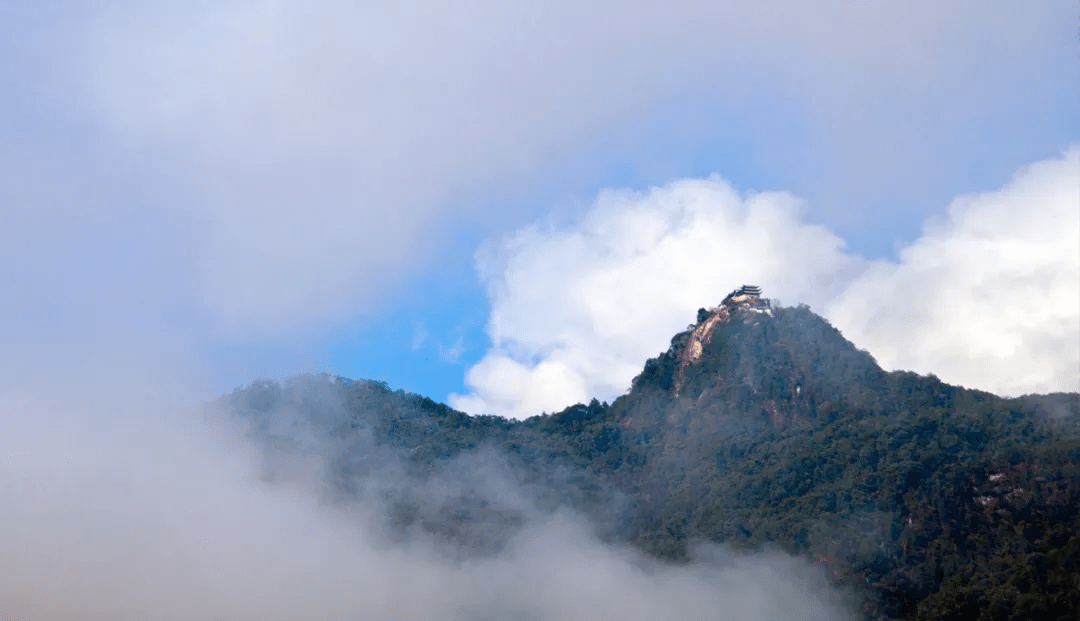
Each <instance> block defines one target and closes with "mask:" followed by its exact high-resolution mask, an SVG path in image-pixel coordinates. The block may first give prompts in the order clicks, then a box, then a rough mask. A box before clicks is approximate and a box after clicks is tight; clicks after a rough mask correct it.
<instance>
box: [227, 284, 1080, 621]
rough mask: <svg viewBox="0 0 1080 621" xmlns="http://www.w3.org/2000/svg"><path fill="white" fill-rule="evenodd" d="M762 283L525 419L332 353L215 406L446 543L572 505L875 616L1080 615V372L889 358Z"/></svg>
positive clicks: (625, 535)
mask: <svg viewBox="0 0 1080 621" xmlns="http://www.w3.org/2000/svg"><path fill="white" fill-rule="evenodd" d="M765 306H766V308H765V312H763V310H762V309H761V308H750V307H746V306H737V307H732V308H730V309H727V310H726V311H725V313H724V314H723V317H722V319H723V320H722V321H714V322H713V324H710V325H709V326H707V327H708V328H709V332H708V334H707V335H706V336H705V337H702V336H701V335H702V334H703V332H702V330H698V331H697V332H695V330H694V329H695V328H699V327H701V326H702V325H703V322H706V321H708V320H709V318H710V317H714V315H715V314H716V312H717V311H716V310H715V309H712V310H708V309H702V311H701V312H700V313H699V316H698V324H697V326H692V327H691V329H690V330H687V331H686V332H683V333H680V334H678V335H675V337H674V338H673V339H672V342H671V347H670V349H669V350H668V351H666V352H664V353H662V354H660V355H659V356H658V357H656V358H654V359H651V360H649V361H648V362H647V363H646V364H645V367H644V369H643V371H642V372H641V374H640V375H639V376H638V377H637V378H636V379H635V380H634V382H633V386H632V389H631V390H630V391H629V392H628V393H627V394H626V395H624V396H622V397H619V398H618V399H616V400H615V401H614V403H611V404H607V403H599V402H597V401H593V402H592V403H589V404H578V405H575V406H572V407H569V408H566V409H565V410H563V411H561V412H557V413H545V414H540V415H537V416H534V417H532V418H529V419H526V420H521V421H515V420H508V419H505V418H501V417H498V416H469V415H466V414H464V413H462V412H458V411H456V410H453V409H452V408H450V407H448V406H446V405H443V404H441V403H437V402H434V401H432V400H431V399H428V398H426V397H422V396H419V395H414V394H409V393H404V392H402V391H393V390H391V388H390V387H389V386H387V385H386V384H385V383H381V382H376V381H352V380H346V379H343V378H335V377H329V376H305V377H299V378H294V379H292V380H289V381H287V382H284V383H276V382H260V383H256V384H253V385H251V386H248V387H246V388H244V389H239V390H236V391H234V392H233V393H232V394H230V395H228V396H226V397H223V398H222V399H221V400H220V405H223V406H225V407H224V409H225V410H226V411H227V412H229V413H231V414H232V415H235V416H238V417H240V419H241V420H243V421H246V424H247V427H246V428H247V432H248V433H249V434H250V435H251V436H252V437H254V438H256V439H257V440H258V443H259V445H260V446H262V447H264V449H265V450H264V454H265V455H266V456H267V458H266V460H265V476H266V477H267V478H268V479H270V480H273V479H275V478H276V477H280V476H284V474H283V473H286V472H287V471H288V467H287V464H288V460H289V459H290V458H296V459H301V458H305V459H311V458H314V459H316V460H317V461H318V462H319V463H320V464H321V467H320V468H319V476H320V477H321V481H322V483H323V485H324V489H325V494H326V498H327V501H328V502H348V501H349V500H351V499H358V498H365V497H366V498H377V499H378V500H379V501H380V503H381V504H380V506H384V507H386V515H385V516H384V517H385V519H384V520H383V522H382V523H383V524H384V526H385V529H386V532H387V534H389V535H392V536H398V537H405V536H409V535H410V534H416V533H423V534H424V535H425V536H429V537H431V538H432V539H433V540H437V541H440V542H442V543H443V545H444V546H445V549H446V550H447V551H448V552H450V553H453V554H458V555H463V556H468V555H478V554H479V555H482V554H489V553H492V552H494V551H497V550H498V549H500V547H501V546H503V545H504V544H505V543H506V542H507V541H508V539H509V538H510V537H512V536H513V534H514V533H515V532H516V531H517V530H518V529H520V528H521V527H522V525H523V524H525V523H527V522H528V521H529V520H530V519H532V518H533V517H535V516H537V515H542V514H545V513H548V512H552V511H557V510H560V509H570V510H573V511H576V512H580V513H582V514H584V515H586V516H588V517H589V519H590V520H591V522H592V523H593V525H594V527H595V529H596V532H597V534H598V536H600V537H601V538H603V539H605V540H607V541H613V542H621V543H624V544H629V545H633V546H636V547H637V548H639V549H641V550H643V551H646V552H648V553H649V554H652V555H655V556H657V557H660V558H662V559H666V560H669V561H670V562H673V563H678V562H682V561H685V560H686V559H688V558H689V557H690V556H691V555H692V554H693V552H694V549H695V547H696V546H698V545H699V544H703V543H722V544H725V545H727V546H730V547H731V548H734V549H736V550H747V551H752V550H760V549H762V548H765V547H771V548H779V549H782V550H784V551H786V552H788V553H791V554H795V555H801V556H805V557H806V558H808V559H810V560H811V561H812V562H813V563H814V564H815V565H818V566H820V568H821V571H822V572H825V573H827V575H828V576H829V578H830V579H831V580H832V581H833V582H834V583H835V584H837V585H838V586H842V587H845V588H847V589H850V590H851V591H853V592H854V593H856V594H857V598H858V600H859V602H860V605H861V610H862V613H863V614H864V616H865V618H867V619H901V618H903V619H927V620H929V619H935V620H937V619H958V620H959V619H1075V618H1076V611H1077V610H1080V395H1077V394H1052V395H1030V396H1025V397H1021V398H1014V399H1006V398H1001V397H997V396H994V395H992V394H988V393H985V392H980V391H975V390H968V389H964V388H961V387H957V386H950V385H948V384H945V383H943V382H941V381H940V380H938V379H937V378H936V377H934V376H921V375H917V374H914V373H910V372H885V371H884V370H882V369H881V368H880V367H879V366H878V365H877V363H876V362H875V361H874V360H873V358H872V357H871V356H870V355H869V354H868V353H866V352H865V351H861V350H859V349H858V348H857V347H855V346H854V345H853V344H852V343H850V342H848V341H847V340H845V339H844V338H843V336H842V335H841V334H840V333H839V331H837V330H836V329H835V328H833V327H832V326H830V325H829V324H828V322H826V321H825V320H824V319H822V318H821V317H819V316H817V315H815V314H814V313H813V312H811V311H810V310H809V309H808V308H806V307H802V306H800V307H777V308H771V307H768V305H767V303H766V305H765ZM691 342H696V343H699V344H700V347H699V348H698V349H695V350H694V352H693V353H694V355H693V356H688V353H687V352H688V351H690V350H689V349H688V348H689V347H691V346H692V345H691ZM297 414H299V416H297ZM290 456H291V457H290Z"/></svg>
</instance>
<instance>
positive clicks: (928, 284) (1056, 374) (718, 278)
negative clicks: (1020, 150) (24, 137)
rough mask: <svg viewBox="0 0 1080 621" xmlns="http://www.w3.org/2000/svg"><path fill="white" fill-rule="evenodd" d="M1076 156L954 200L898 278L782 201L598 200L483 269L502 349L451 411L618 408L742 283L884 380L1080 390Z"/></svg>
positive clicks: (709, 184) (496, 345) (681, 193)
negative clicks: (673, 343)
mask: <svg viewBox="0 0 1080 621" xmlns="http://www.w3.org/2000/svg"><path fill="white" fill-rule="evenodd" d="M1078 154H1080V149H1076V148H1074V149H1071V150H1070V151H1069V152H1068V153H1067V154H1065V155H1064V156H1063V157H1060V158H1054V159H1051V160H1047V161H1044V162H1039V163H1037V164H1035V165H1032V166H1031V167H1029V168H1026V169H1024V170H1022V171H1020V172H1019V173H1017V175H1016V178H1015V179H1014V180H1013V181H1012V182H1011V183H1010V184H1009V185H1008V186H1006V187H1004V188H1002V189H1000V190H996V191H992V192H987V193H985V194H981V195H978V196H971V197H963V198H958V199H956V200H955V201H954V202H953V203H952V204H951V205H950V206H949V209H948V214H947V217H945V218H944V219H939V220H931V221H930V222H929V223H928V224H927V226H926V229H925V232H924V234H923V236H922V237H921V238H919V239H918V240H916V241H915V242H914V243H913V244H911V245H910V246H909V247H907V248H905V249H904V250H903V251H902V252H901V253H900V260H899V262H898V263H893V262H888V261H877V262H867V261H865V260H863V259H861V258H860V257H857V256H853V255H851V254H849V253H845V252H844V249H843V242H842V241H841V240H840V239H838V238H837V237H836V236H835V235H833V234H832V233H830V232H829V231H828V230H826V229H825V228H822V227H820V226H814V225H811V224H809V223H807V222H805V221H804V220H803V218H802V216H801V213H802V212H801V210H800V209H799V203H798V201H796V200H795V199H794V198H792V197H790V196H788V195H785V194H760V195H754V196H748V197H740V196H739V195H738V194H737V193H736V192H735V191H734V190H733V189H732V188H731V187H730V186H729V185H727V184H726V183H724V182H723V181H721V180H719V179H717V178H712V179H708V180H701V181H681V182H677V183H673V184H671V185H669V186H667V187H663V188H655V189H652V190H650V191H648V192H645V193H638V194H631V193H618V192H607V193H604V194H602V195H601V196H600V198H599V199H598V200H597V202H596V204H595V205H594V206H593V208H592V209H591V210H590V211H589V213H588V214H587V215H586V216H585V218H583V219H582V221H581V222H580V223H577V224H576V225H574V226H572V227H569V228H546V229H542V228H540V227H536V226H534V227H530V228H526V229H523V230H521V231H519V232H517V233H516V234H514V235H512V236H510V237H508V238H507V239H505V240H503V241H501V242H498V243H494V244H491V245H490V246H489V247H488V248H487V249H485V250H484V251H483V252H481V253H480V254H479V255H478V270H479V272H480V275H481V278H482V279H483V280H484V282H485V283H486V285H487V288H488V295H489V298H490V300H491V306H492V311H491V318H490V321H489V325H488V332H489V335H490V336H491V340H492V343H493V346H492V348H491V349H490V351H489V352H488V353H487V354H486V355H485V357H484V358H483V359H482V360H481V361H480V362H478V363H477V364H476V365H475V366H473V367H472V368H471V369H469V371H468V374H467V376H466V382H467V384H468V386H469V387H470V388H471V389H472V392H471V393H470V394H468V395H451V403H452V404H453V405H455V406H456V407H459V408H462V409H464V410H465V411H469V412H497V413H501V414H506V415H509V416H515V417H524V416H529V415H533V414H538V413H540V412H541V411H545V410H546V411H554V410H558V409H561V408H563V407H565V406H567V405H571V404H573V403H575V402H579V401H586V400H588V399H589V398H591V397H596V398H601V399H610V398H613V397H615V396H617V395H619V394H621V393H622V392H623V391H624V390H626V388H627V387H629V384H630V380H631V378H632V377H633V376H634V375H635V374H636V373H638V372H639V371H640V370H641V368H642V364H643V363H644V361H645V360H646V359H647V358H649V357H652V356H655V355H656V354H658V353H659V352H661V351H663V350H664V349H665V348H666V347H667V340H668V339H669V338H670V337H671V335H672V334H674V333H676V332H678V331H679V330H681V329H682V328H683V327H684V326H685V325H686V324H687V323H688V322H690V321H692V320H693V318H694V317H695V311H696V310H697V309H698V308H700V307H705V306H712V305H715V304H717V303H719V302H720V300H721V299H722V298H723V296H724V295H725V294H727V293H728V291H730V290H731V289H733V288H735V287H737V286H739V285H740V284H743V283H748V284H759V285H761V286H762V287H763V288H764V291H765V294H766V295H767V296H769V297H773V298H778V299H780V300H781V301H786V302H787V303H796V302H803V303H807V304H810V305H811V306H812V307H814V308H816V309H818V311H819V312H823V313H824V314H825V315H826V317H827V318H829V319H830V320H831V321H833V322H834V323H835V324H836V325H837V327H839V328H840V329H841V330H842V331H843V332H844V334H845V335H846V336H847V337H848V338H849V339H851V340H853V341H854V342H855V343H856V344H857V345H858V346H859V347H863V348H866V349H868V350H869V351H870V352H871V353H872V354H874V356H875V357H876V358H877V359H878V360H879V361H880V362H881V363H882V364H883V366H885V367H887V368H890V369H894V368H905V369H914V370H917V371H920V372H924V373H930V372H932V373H936V374H937V375H939V376H940V377H941V378H942V379H944V380H946V381H950V382H954V383H959V384H963V385H965V386H968V387H973V388H980V389H984V390H989V391H992V392H996V393H999V394H1005V395H1015V394H1020V393H1024V392H1037V391H1043V392H1045V391H1051V390H1077V389H1078V388H1080V387H1078V385H1077V383H1078V377H1080V369H1078V365H1080V358H1078V356H1080V353H1078V352H1080V347H1078V339H1080V291H1078V287H1080V284H1078V282H1080V246H1078V244H1080V240H1078V235H1077V233H1076V231H1077V230H1080V207H1078V202H1080V160H1078V157H1080V155H1078Z"/></svg>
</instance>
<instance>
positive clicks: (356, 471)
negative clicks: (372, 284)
mask: <svg viewBox="0 0 1080 621" xmlns="http://www.w3.org/2000/svg"><path fill="white" fill-rule="evenodd" d="M132 377H133V376H125V375H124V374H120V373H113V374H110V373H98V374H97V375H95V376H93V378H92V379H90V378H85V379H83V380H81V381H65V382H62V383H61V382H45V381H42V382H37V383H30V384H22V385H19V386H15V385H4V386H3V390H0V417H2V424H3V430H4V431H3V433H2V434H0V529H2V530H0V532H2V533H3V534H2V536H0V563H2V564H0V567H2V569H0V618H13V619H25V620H27V621H83V620H94V619H109V620H110V621H119V620H125V619H132V620H134V619H139V620H146V619H155V620H163V621H164V620H173V619H176V620H181V619H182V620H185V621H187V620H217V619H221V620H230V621H243V620H248V619H250V620H260V621H268V620H278V619H281V620H285V619H290V620H291V619H326V620H338V619H342V620H344V619H373V620H383V619H385V620H402V621H423V620H433V621H434V620H447V621H459V620H460V621H479V620H485V621H486V620H537V621H547V620H550V621H566V620H574V619H581V620H590V621H601V620H605V619H612V620H615V619H618V620H621V621H622V620H636V619H641V620H646V619H648V620H655V619H740V620H753V619H762V620H764V619H768V620H770V621H772V620H777V619H792V620H794V619H807V620H809V619H814V620H828V619H844V618H848V617H849V616H850V615H849V614H848V612H847V606H846V604H845V601H846V600H845V599H844V597H843V596H842V594H840V593H837V592H836V591H834V590H831V589H830V588H829V587H828V586H827V584H826V582H825V580H824V577H823V576H822V575H821V574H820V571H819V570H816V569H814V568H812V567H809V566H808V565H807V564H806V563H804V562H803V561H801V560H797V559H794V558H791V557H787V556H784V555H780V554H772V553H770V554H760V555H755V556H746V555H738V554H734V553H730V552H728V551H726V550H724V549H721V548H709V549H701V550H699V551H698V553H697V555H696V560H695V561H693V562H691V563H689V564H682V565H669V564H662V563H660V562H658V561H655V560H653V559H650V558H647V557H645V556H643V555H641V554H640V553H637V552H635V551H633V550H631V549H629V548H627V547H623V546H617V545H613V544H608V543H604V542H602V541H601V540H600V538H598V537H597V536H596V535H594V530H595V529H594V528H593V525H592V524H590V523H589V522H588V521H587V520H585V519H584V518H583V517H581V516H580V515H578V514H575V513H574V512H573V511H571V510H569V509H567V508H566V507H565V506H563V507H560V506H559V504H558V503H553V502H551V498H550V496H551V493H552V492H551V487H550V486H546V487H544V486H539V487H538V486H536V485H531V484H526V483H523V482H521V481H520V480H519V479H518V478H516V477H515V476H514V475H513V474H512V473H511V471H510V469H508V468H507V467H506V466H505V464H502V463H500V457H499V456H498V455H497V454H495V453H494V452H491V451H484V450H483V449H477V450H470V451H465V452H463V453H462V454H461V455H458V456H456V457H454V458H453V459H449V460H443V461H441V462H438V463H439V465H438V466H437V467H434V468H428V469H419V470H418V469H417V467H416V466H415V465H413V464H412V462H410V461H409V460H408V459H406V458H407V454H405V453H404V449H398V448H393V447H386V446H379V445H377V444H376V443H375V442H372V441H370V437H371V434H370V433H369V432H368V431H367V430H365V429H364V428H363V427H362V425H360V426H350V427H349V429H350V430H351V431H350V432H349V433H343V432H342V430H343V429H344V427H342V423H343V422H347V419H346V418H342V416H344V414H343V413H344V410H343V409H342V407H343V406H342V404H340V403H338V402H336V401H335V397H334V394H333V393H332V391H331V392H325V386H326V384H325V382H324V383H323V384H318V382H316V383H314V384H312V383H310V382H308V383H305V382H307V380H298V382H299V383H295V382H294V383H293V384H287V385H286V386H287V387H288V386H291V390H293V392H292V393H291V396H289V397H288V398H282V399H280V400H279V401H278V402H277V403H276V404H275V405H274V407H272V408H264V410H265V411H262V412H261V413H260V412H254V411H252V412H248V413H247V414H246V415H244V414H243V412H241V414H242V415H240V416H237V415H236V412H234V411H232V410H230V409H229V408H226V407H222V404H223V403H224V401H219V402H217V403H216V404H215V405H213V406H211V407H207V405H206V404H203V403H198V402H197V401H196V400H194V399H186V398H184V397H183V396H178V394H179V393H178V391H177V389H176V387H175V385H174V386H172V387H171V388H170V389H169V390H164V389H161V387H159V386H157V385H155V384H154V383H153V382H146V381H144V380H138V379H132ZM320 386H322V387H321V388H320ZM320 390H322V391H324V392H320ZM541 487H544V489H540V488H541ZM461 499H467V500H468V501H469V502H470V503H471V504H470V506H473V507H481V508H483V509H484V510H483V511H479V510H478V511H474V512H473V513H470V514H469V515H479V516H481V517H480V518H478V519H477V520H475V521H476V522H477V524H472V525H470V523H469V520H468V519H466V520H464V521H463V522H462V523H461V524H459V526H460V527H461V529H464V532H451V533H446V532H439V531H438V529H432V528H424V527H422V526H423V522H424V519H425V517H424V516H425V511H429V512H430V511H436V512H437V511H438V510H440V508H446V507H453V506H457V505H454V504H453V503H455V502H460V501H461ZM403 504H404V505H409V506H413V507H415V511H416V512H417V516H416V517H415V519H411V518H410V519H402V517H401V516H400V515H397V514H395V511H400V510H401V509H400V507H401V506H402V505H403ZM432 508H434V509H432ZM483 516H487V517H486V518H485V517H483ZM403 524H404V525H406V526H405V527H402V525H403ZM410 524H411V525H412V526H409V525H410ZM469 528H472V529H473V530H472V531H469V530H468V529H469Z"/></svg>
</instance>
